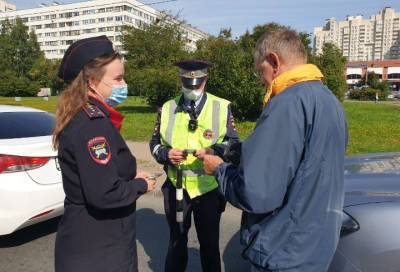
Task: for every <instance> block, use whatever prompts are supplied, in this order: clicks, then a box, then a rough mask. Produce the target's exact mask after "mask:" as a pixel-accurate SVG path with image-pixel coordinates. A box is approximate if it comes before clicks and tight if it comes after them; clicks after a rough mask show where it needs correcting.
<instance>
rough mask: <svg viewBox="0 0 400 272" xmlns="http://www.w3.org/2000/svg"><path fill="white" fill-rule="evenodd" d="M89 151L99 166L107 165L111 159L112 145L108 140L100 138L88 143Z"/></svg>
mask: <svg viewBox="0 0 400 272" xmlns="http://www.w3.org/2000/svg"><path fill="white" fill-rule="evenodd" d="M87 146H88V150H89V154H90V156H91V157H92V159H93V160H94V161H95V162H96V163H98V164H107V163H108V162H109V161H110V159H111V150H110V145H109V144H108V142H107V140H106V138H104V137H102V136H100V137H96V138H93V139H91V140H90V141H89V142H88V145H87Z"/></svg>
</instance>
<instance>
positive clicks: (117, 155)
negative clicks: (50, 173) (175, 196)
mask: <svg viewBox="0 0 400 272" xmlns="http://www.w3.org/2000/svg"><path fill="white" fill-rule="evenodd" d="M109 114H110V113H109V112H108V110H107V109H106V107H105V106H104V105H102V103H100V102H99V101H97V100H96V99H94V98H90V101H89V104H87V105H85V106H84V107H83V109H82V110H80V111H79V112H78V113H77V114H76V115H75V116H74V117H73V119H72V120H71V121H70V123H69V124H68V125H67V127H66V128H65V130H64V131H63V133H62V134H61V138H60V147H59V151H58V152H59V162H60V167H61V170H62V178H63V186H64V191H65V195H66V197H65V212H64V216H63V218H62V220H61V222H60V226H59V229H58V233H57V239H56V252H55V254H56V271H57V272H59V271H74V272H80V271H81V272H87V271H96V272H102V271H104V272H109V271H137V260H136V256H137V255H136V243H135V209H136V205H135V201H136V200H137V198H138V197H139V196H141V195H142V194H144V193H146V191H147V183H146V181H145V180H143V179H135V176H136V159H135V157H134V156H133V155H132V154H131V152H130V150H129V148H128V146H127V145H126V143H125V141H124V140H123V138H122V136H121V135H120V133H119V131H118V130H117V128H116V127H115V126H114V125H113V124H112V122H111V120H110V119H109ZM57 256H60V257H59V258H57ZM61 256H62V257H61Z"/></svg>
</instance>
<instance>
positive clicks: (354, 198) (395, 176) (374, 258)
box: [329, 153, 400, 272]
mask: <svg viewBox="0 0 400 272" xmlns="http://www.w3.org/2000/svg"><path fill="white" fill-rule="evenodd" d="M345 191H346V195H345V205H344V209H343V210H344V217H343V226H342V232H341V238H340V242H339V246H338V248H337V250H336V254H335V256H334V259H333V261H332V263H331V266H330V269H329V272H399V271H400V153H386V154H373V155H365V156H353V157H349V158H347V159H346V166H345Z"/></svg>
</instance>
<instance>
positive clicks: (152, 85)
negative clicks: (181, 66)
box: [122, 16, 190, 106]
mask: <svg viewBox="0 0 400 272" xmlns="http://www.w3.org/2000/svg"><path fill="white" fill-rule="evenodd" d="M180 24H181V23H179V20H177V18H172V17H169V16H165V17H164V18H162V19H161V20H159V21H158V22H157V23H155V24H151V25H148V26H145V27H143V28H141V29H139V28H133V27H125V28H124V29H123V38H122V41H123V45H124V50H125V51H126V52H127V53H126V55H125V58H126V65H125V66H126V76H125V78H126V81H127V83H128V84H129V89H130V91H129V92H130V94H131V95H144V96H146V98H147V100H148V102H149V103H150V104H151V105H155V106H160V105H162V104H163V103H164V102H165V101H166V100H168V99H170V98H171V97H173V96H175V95H177V94H178V92H179V86H180V83H179V77H178V69H177V68H176V67H174V66H173V63H174V62H175V61H178V60H182V59H185V58H188V57H189V56H190V53H189V52H188V51H187V50H186V47H185V46H186V40H185V38H184V36H183V35H182V32H181V31H182V30H181V28H180ZM160 82H163V84H164V85H162V84H160Z"/></svg>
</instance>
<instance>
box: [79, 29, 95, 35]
mask: <svg viewBox="0 0 400 272" xmlns="http://www.w3.org/2000/svg"><path fill="white" fill-rule="evenodd" d="M82 32H83V33H85V34H86V33H95V32H96V28H89V29H84V30H82Z"/></svg>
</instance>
